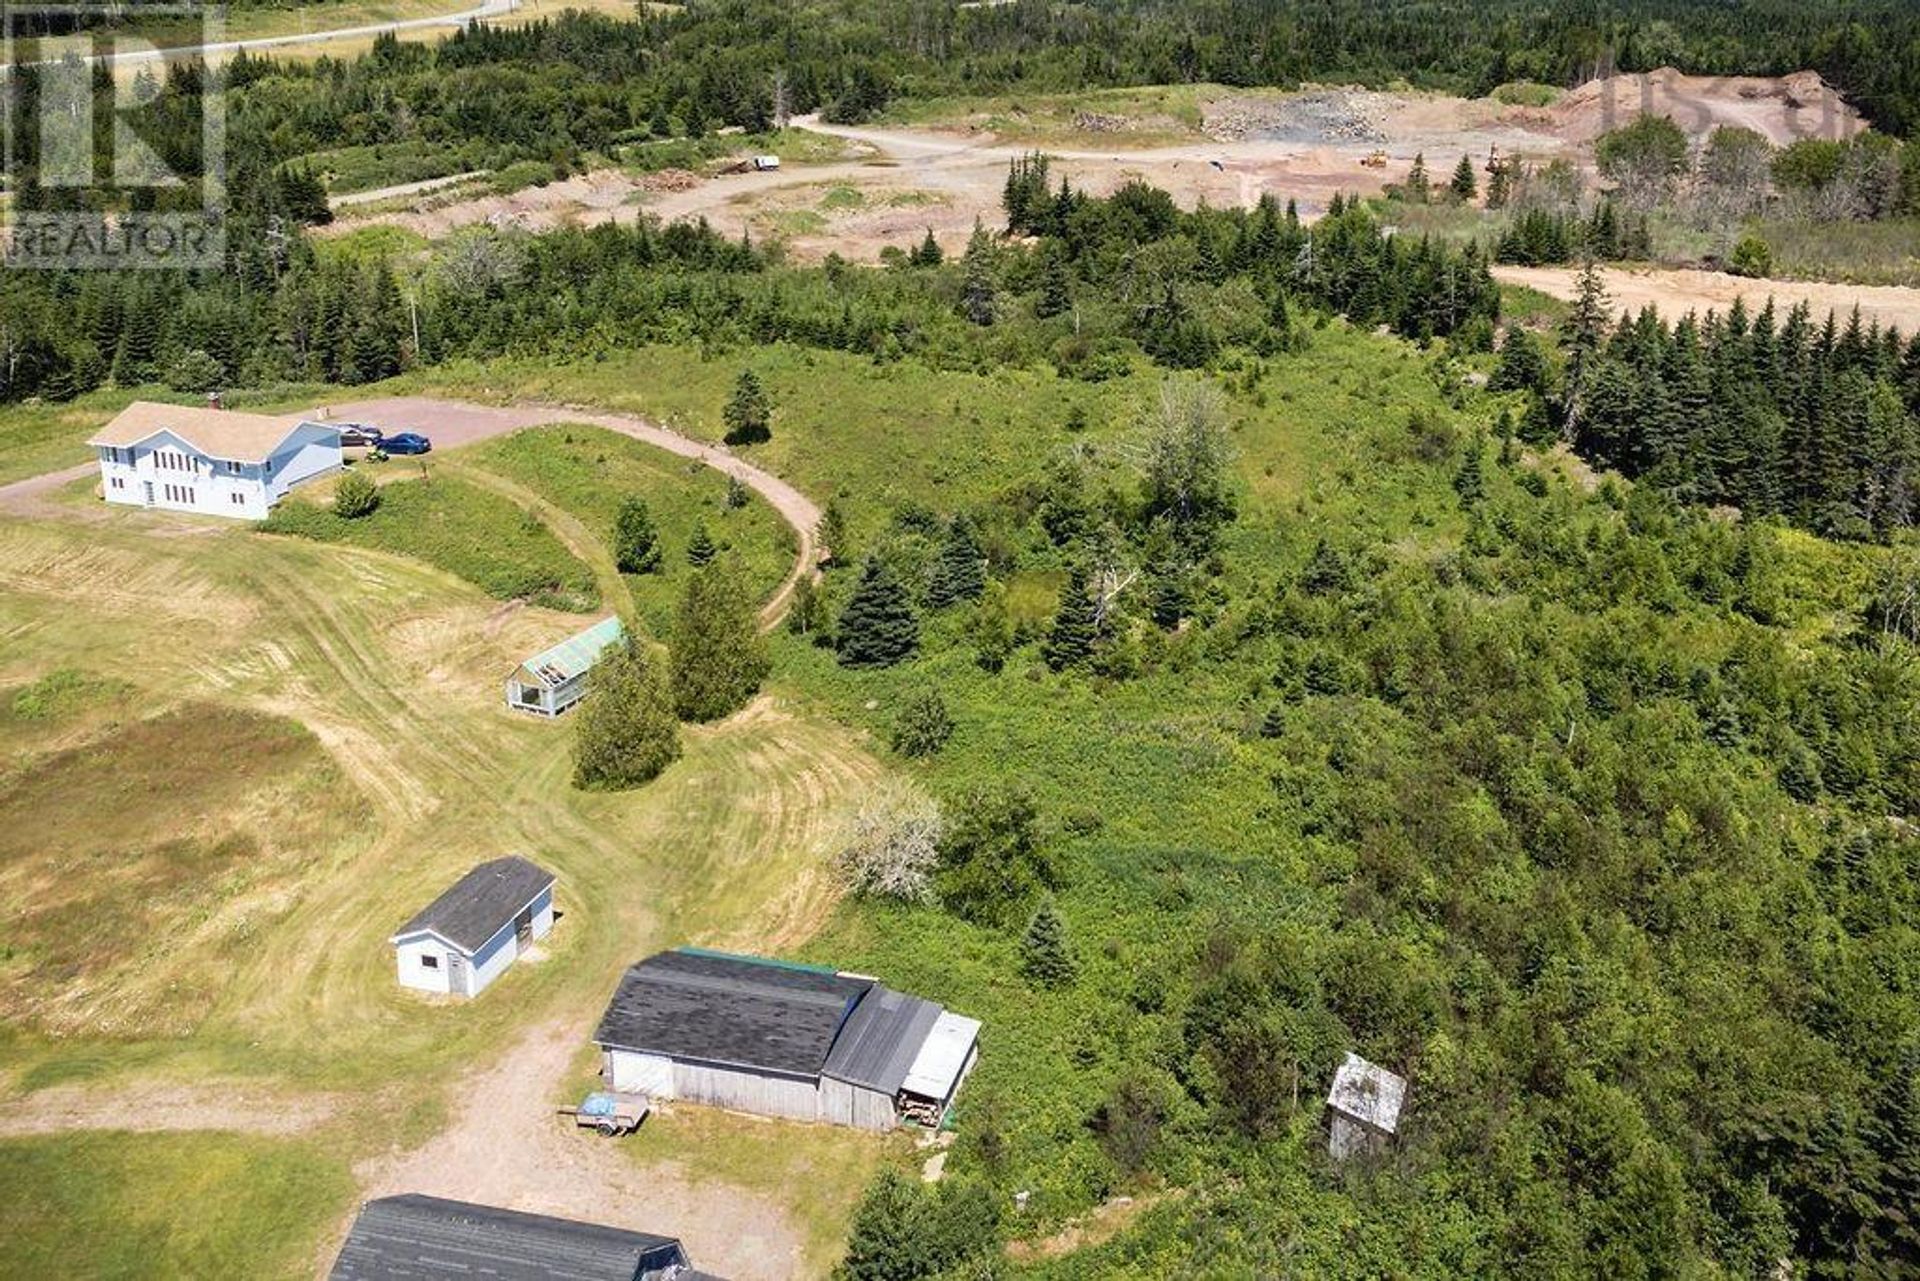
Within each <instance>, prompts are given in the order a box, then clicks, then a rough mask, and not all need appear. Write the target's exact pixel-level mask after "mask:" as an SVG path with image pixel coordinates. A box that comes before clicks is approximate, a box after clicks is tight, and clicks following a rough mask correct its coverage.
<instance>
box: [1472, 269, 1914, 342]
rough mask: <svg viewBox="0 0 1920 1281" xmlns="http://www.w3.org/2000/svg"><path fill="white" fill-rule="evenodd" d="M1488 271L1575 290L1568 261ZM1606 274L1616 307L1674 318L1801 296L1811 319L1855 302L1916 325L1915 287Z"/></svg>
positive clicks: (1557, 291)
mask: <svg viewBox="0 0 1920 1281" xmlns="http://www.w3.org/2000/svg"><path fill="white" fill-rule="evenodd" d="M1493 275H1494V279H1496V280H1499V281H1502V282H1504V283H1506V284H1510V285H1525V286H1526V287H1528V288H1529V289H1537V290H1539V291H1540V292H1541V293H1543V294H1547V295H1549V296H1551V297H1554V298H1561V299H1571V298H1573V297H1574V295H1575V293H1576V292H1577V289H1576V278H1577V277H1578V275H1579V271H1578V270H1577V269H1575V268H1573V267H1495V268H1494V269H1493ZM1605 276H1606V284H1607V293H1608V294H1609V295H1610V296H1611V297H1612V299H1613V308H1614V310H1615V311H1616V312H1618V311H1623V310H1624V311H1635V312H1637V311H1639V310H1641V309H1642V308H1645V307H1652V308H1653V309H1654V310H1655V311H1657V312H1659V313H1660V314H1661V315H1662V316H1664V317H1666V318H1667V319H1668V320H1678V319H1679V318H1680V317H1682V316H1684V315H1686V314H1687V313H1688V312H1694V313H1696V314H1698V315H1702V316H1704V315H1705V314H1706V313H1707V312H1709V311H1718V312H1722V313H1724V312H1725V311H1726V310H1727V308H1729V307H1731V306H1732V305H1733V301H1734V299H1736V298H1742V299H1745V300H1746V304H1747V309H1748V310H1749V311H1757V310H1758V309H1760V308H1761V307H1764V306H1766V303H1767V299H1769V298H1771V299H1773V302H1774V306H1775V307H1776V308H1778V309H1780V310H1783V311H1784V310H1785V309H1786V308H1788V307H1791V306H1792V305H1793V304H1794V303H1796V302H1805V303H1806V304H1807V306H1808V307H1810V308H1812V310H1813V315H1814V318H1815V319H1816V320H1825V319H1826V316H1827V313H1828V312H1830V311H1831V312H1836V313H1838V314H1839V316H1840V317H1841V318H1842V319H1843V320H1844V319H1845V318H1846V317H1847V316H1848V315H1849V314H1851V313H1852V311H1853V309H1854V308H1855V307H1858V308H1859V309H1860V316H1861V318H1862V319H1863V320H1866V321H1868V322H1872V321H1878V322H1879V323H1880V325H1881V326H1882V327H1883V328H1884V327H1886V326H1889V325H1893V326H1897V327H1898V328H1899V330H1900V332H1901V333H1904V334H1911V333H1914V332H1916V331H1920V289H1907V288H1902V287H1900V286H1897V285H1833V284H1825V283H1822V282H1817V281H1804V280H1749V279H1746V278H1745V277H1742V276H1729V275H1727V274H1726V273H1724V272H1718V271H1690V270H1681V269H1668V268H1646V269H1636V270H1627V269H1622V268H1609V269H1608V270H1607V271H1606V273H1605Z"/></svg>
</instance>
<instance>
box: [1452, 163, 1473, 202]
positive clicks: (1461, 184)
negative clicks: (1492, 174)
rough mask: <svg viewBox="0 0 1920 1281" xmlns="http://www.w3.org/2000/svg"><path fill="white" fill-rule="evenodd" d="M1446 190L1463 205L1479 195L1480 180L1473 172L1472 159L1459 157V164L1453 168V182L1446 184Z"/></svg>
mask: <svg viewBox="0 0 1920 1281" xmlns="http://www.w3.org/2000/svg"><path fill="white" fill-rule="evenodd" d="M1447 190H1448V191H1450V192H1452V193H1453V198H1454V199H1455V200H1458V201H1460V202H1461V203H1463V204H1464V203H1466V202H1467V201H1470V200H1472V199H1473V198H1474V197H1475V196H1476V195H1478V194H1479V193H1480V180H1479V179H1478V178H1476V177H1475V176H1474V172H1473V157H1471V156H1461V157H1460V163H1459V164H1457V165H1455V166H1454V167H1453V181H1452V182H1449V183H1448V184H1447Z"/></svg>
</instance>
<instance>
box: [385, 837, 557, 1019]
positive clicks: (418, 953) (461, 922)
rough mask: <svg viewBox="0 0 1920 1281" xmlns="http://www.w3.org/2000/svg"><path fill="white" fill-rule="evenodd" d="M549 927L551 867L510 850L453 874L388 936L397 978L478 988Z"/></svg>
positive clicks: (474, 991) (445, 988)
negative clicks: (441, 891)
mask: <svg viewBox="0 0 1920 1281" xmlns="http://www.w3.org/2000/svg"><path fill="white" fill-rule="evenodd" d="M552 928H553V873H551V872H548V871H545V870H544V869H542V868H539V867H536V866H535V865H534V864H532V863H529V862H528V861H527V860H526V859H523V858H518V857H514V856H509V857H507V858H496V859H493V860H491V861H489V862H486V863H482V864H480V866H478V867H476V868H474V869H473V870H472V871H471V872H468V873H467V874H466V875H465V876H463V877H461V878H460V879H459V880H458V881H455V882H454V883H453V885H452V887H451V888H449V889H448V890H447V892H446V893H444V894H442V895H441V896H440V897H439V898H437V899H435V900H433V902H431V903H429V904H427V906H426V907H424V908H422V909H421V910H420V913H419V915H417V916H415V917H414V918H413V919H412V920H411V921H408V922H407V923H406V924H405V925H403V926H401V927H400V930H399V932H398V933H396V934H395V935H394V936H393V938H392V940H391V941H392V943H393V947H394V953H395V957H396V964H397V965H398V966H399V971H400V986H401V987H410V988H413V989H415V990H416V991H421V992H440V993H445V994H447V995H451V996H478V995H480V992H481V990H482V989H484V988H485V987H486V986H487V984H489V983H491V982H493V981H494V979H496V978H498V977H499V976H500V973H501V972H502V971H503V970H505V969H506V968H507V967H508V966H509V965H511V964H513V962H514V961H515V960H516V959H517V958H518V957H519V956H520V954H521V953H522V952H523V951H525V950H526V949H527V947H528V946H530V945H531V944H532V943H533V941H534V940H535V939H538V938H541V937H543V936H544V935H545V934H546V933H547V931H548V930H550V929H552Z"/></svg>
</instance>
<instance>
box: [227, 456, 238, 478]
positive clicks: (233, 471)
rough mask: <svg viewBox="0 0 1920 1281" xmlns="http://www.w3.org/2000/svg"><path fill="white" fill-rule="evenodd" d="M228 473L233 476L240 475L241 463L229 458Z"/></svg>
mask: <svg viewBox="0 0 1920 1281" xmlns="http://www.w3.org/2000/svg"><path fill="white" fill-rule="evenodd" d="M227 474H228V475H231V476H238V475H239V474H240V464H239V463H237V462H235V461H233V460H232V459H231V458H229V459H228V460H227Z"/></svg>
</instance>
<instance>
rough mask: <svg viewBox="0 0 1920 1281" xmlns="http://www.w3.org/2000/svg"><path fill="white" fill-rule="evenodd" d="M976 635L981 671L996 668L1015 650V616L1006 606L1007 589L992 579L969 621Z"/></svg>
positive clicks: (975, 655) (976, 657) (975, 650)
mask: <svg viewBox="0 0 1920 1281" xmlns="http://www.w3.org/2000/svg"><path fill="white" fill-rule="evenodd" d="M967 630H968V633H969V634H970V635H971V636H972V638H973V661H974V662H975V663H976V664H978V665H979V667H980V669H981V670H982V671H988V672H997V671H999V670H1000V669H1001V668H1003V667H1005V666H1006V664H1007V656H1008V655H1010V654H1012V653H1013V642H1014V635H1013V616H1012V614H1011V613H1009V612H1008V610H1007V591H1006V588H1004V587H1002V586H1001V585H1000V584H999V583H994V582H989V583H988V584H987V590H986V592H985V593H984V594H983V595H982V596H981V598H980V603H979V604H978V605H976V606H974V610H973V618H972V620H971V622H970V623H969V625H968V629H967Z"/></svg>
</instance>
